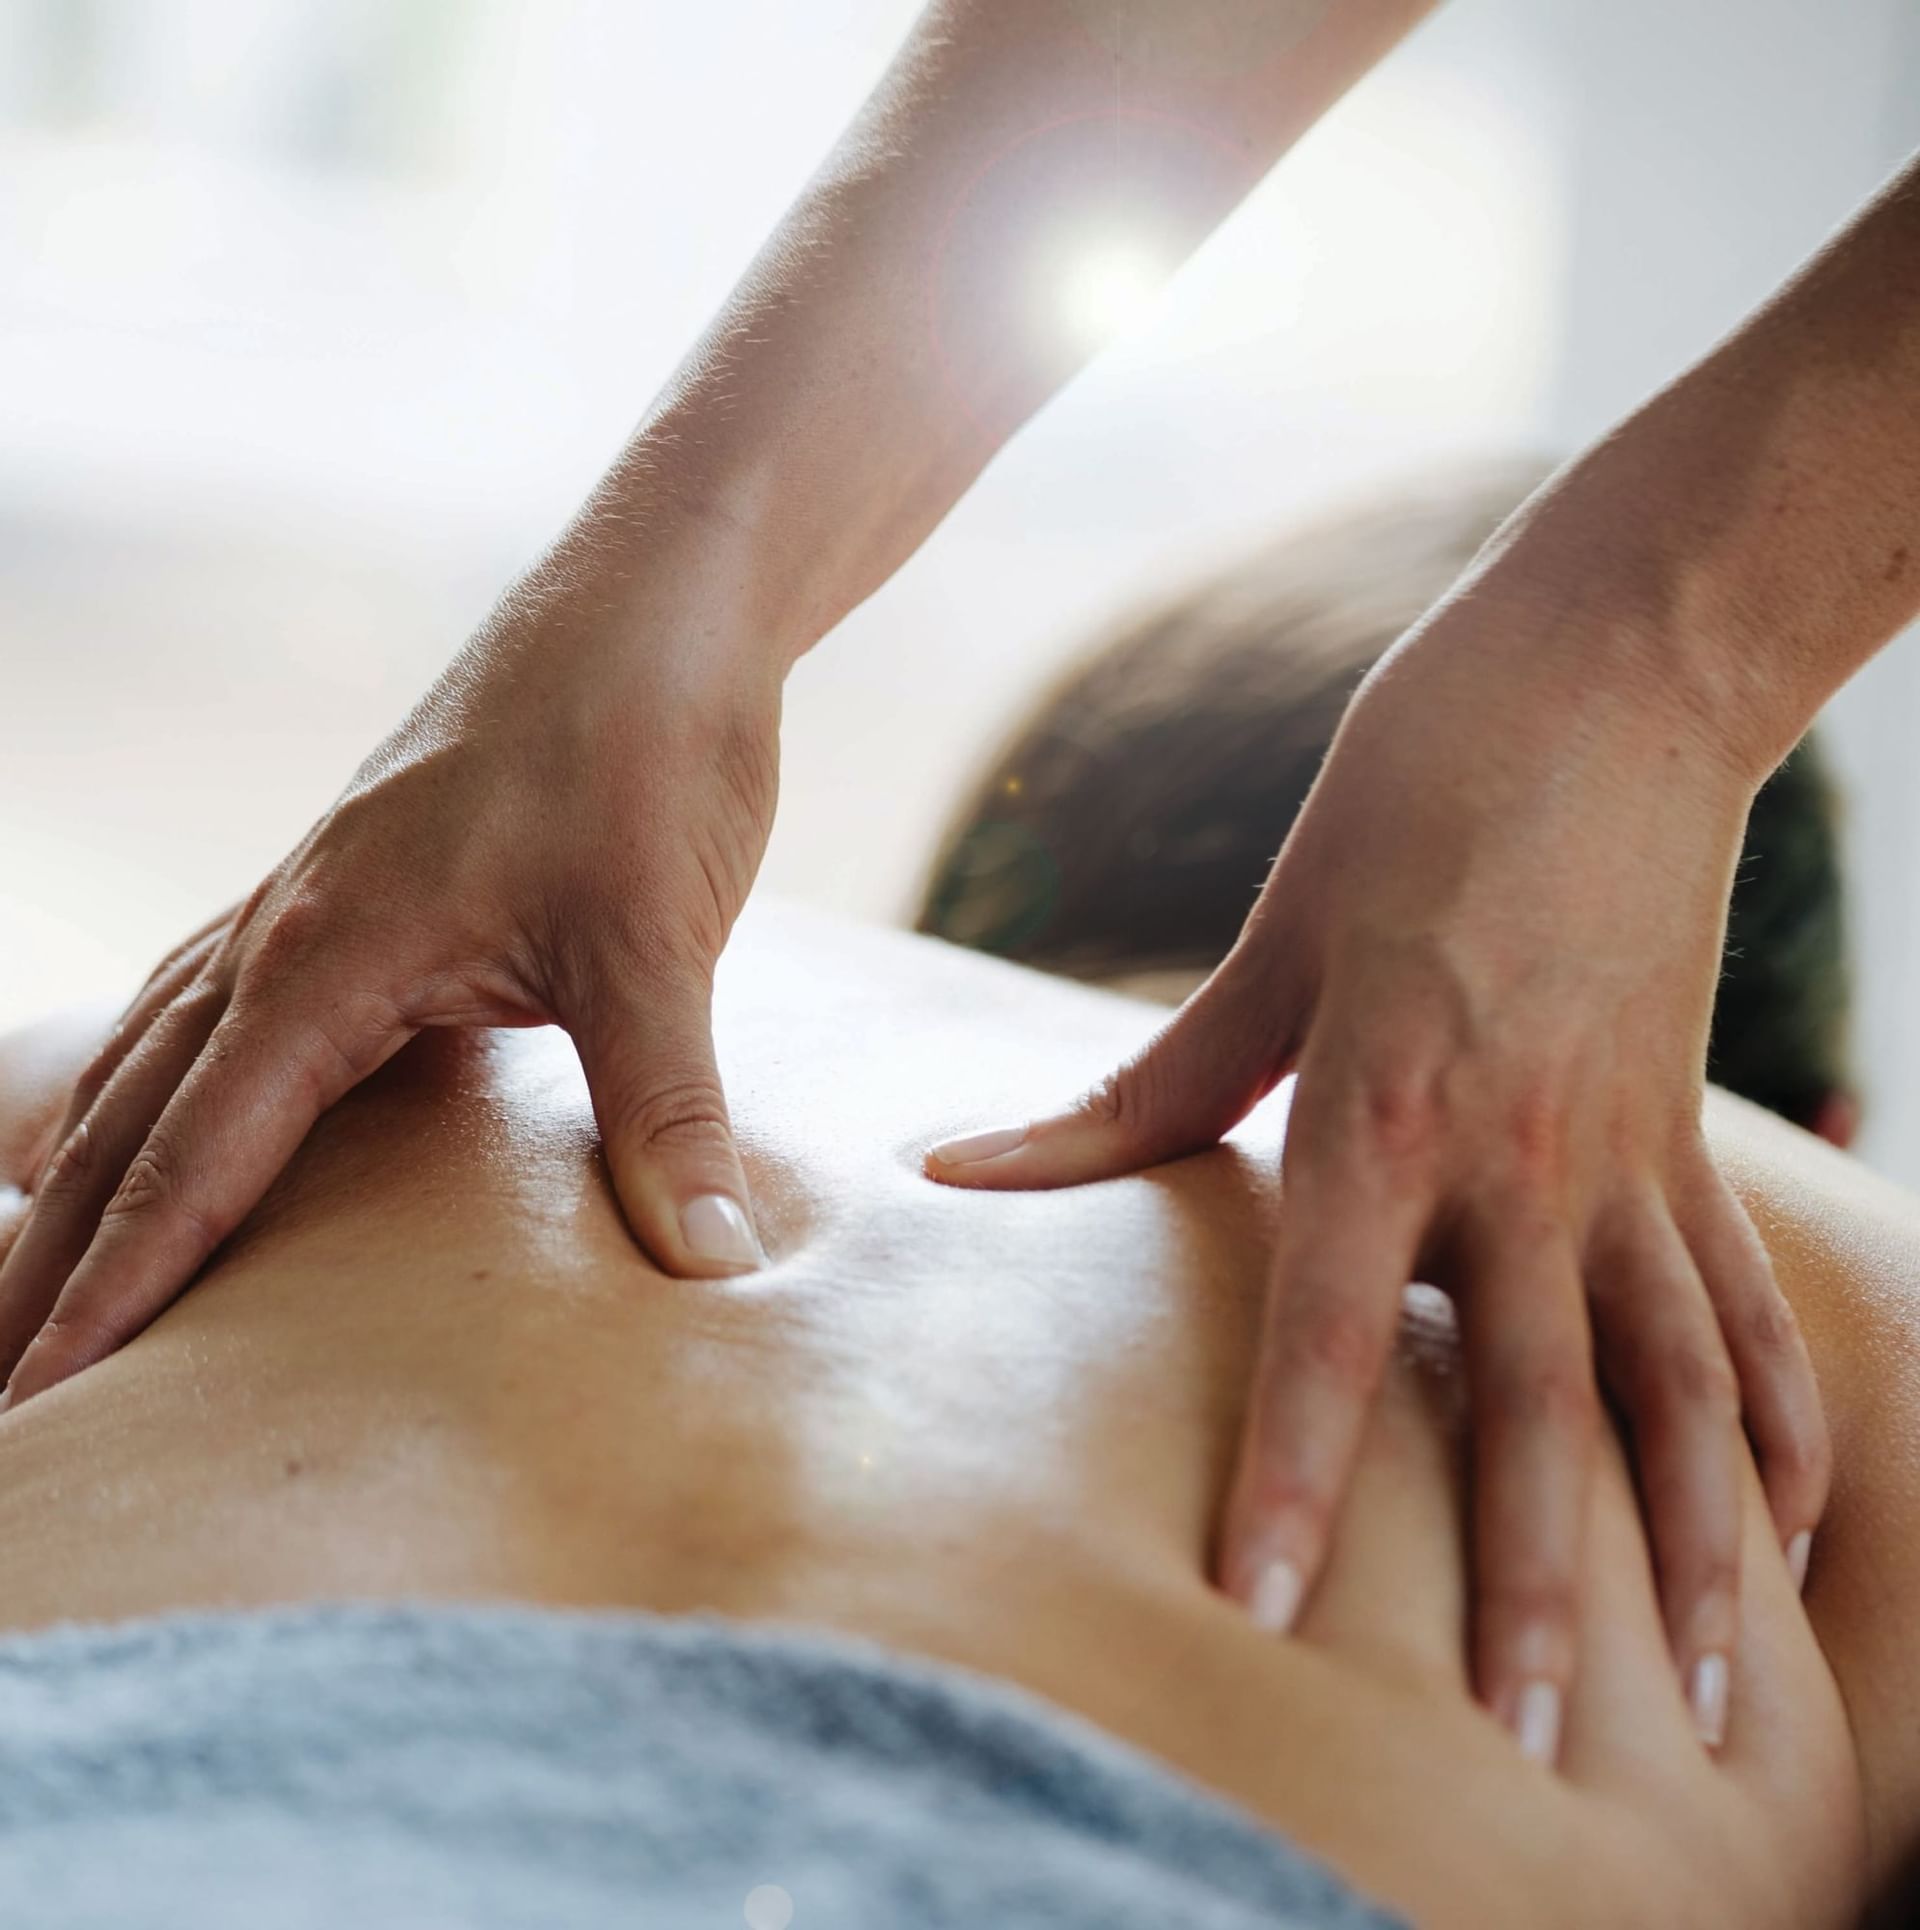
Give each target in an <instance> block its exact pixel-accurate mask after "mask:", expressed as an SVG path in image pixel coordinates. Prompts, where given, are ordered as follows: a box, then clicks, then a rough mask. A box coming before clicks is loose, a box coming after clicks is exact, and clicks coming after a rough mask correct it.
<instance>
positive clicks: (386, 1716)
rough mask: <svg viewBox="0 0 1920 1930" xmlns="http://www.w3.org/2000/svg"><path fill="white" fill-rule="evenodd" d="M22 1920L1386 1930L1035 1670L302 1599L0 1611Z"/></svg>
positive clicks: (1298, 1859)
mask: <svg viewBox="0 0 1920 1930" xmlns="http://www.w3.org/2000/svg"><path fill="white" fill-rule="evenodd" d="M0 1922H4V1923H5V1924H6V1925H7V1926H8V1930H82V1926H84V1927H85V1930H443V1926H444V1930H602V1927H603V1926H604V1927H605V1930H616V1926H617V1930H654V1926H658V1930H740V1926H743V1925H744V1926H746V1930H787V1926H789V1925H791V1930H868V1926H872V1930H882V1926H884V1927H885V1930H933V1926H940V1927H941V1930H947V1927H948V1926H951V1930H1001V1926H1027V1925H1031V1926H1034V1930H1082V1926H1084V1930H1095V1927H1096V1926H1097V1930H1148V1926H1151V1927H1152V1930H1254V1927H1255V1926H1259V1930H1393V1925H1392V1922H1391V1920H1390V1919H1389V1918H1388V1917H1386V1916H1384V1915H1382V1914H1381V1913H1380V1912H1378V1911H1376V1910H1374V1909H1373V1908H1371V1907H1370V1906H1368V1905H1367V1904H1365V1903H1362V1902H1360V1901H1359V1900H1358V1899H1357V1898H1356V1897H1355V1896H1354V1895H1353V1894H1352V1892H1351V1891H1350V1890H1348V1889H1347V1888H1346V1887H1345V1886H1344V1885H1343V1884H1342V1883H1341V1882H1339V1881H1338V1880H1337V1879H1336V1878H1335V1877H1333V1876H1332V1875H1330V1874H1329V1873H1328V1872H1326V1871H1325V1870H1323V1869H1321V1868H1320V1867H1319V1866H1317V1865H1315V1864H1313V1863H1311V1862H1309V1861H1308V1860H1307V1859H1306V1858H1305V1857H1304V1856H1302V1855H1301V1854H1300V1853H1299V1852H1298V1851H1296V1850H1295V1849H1293V1848H1292V1847H1291V1846H1289V1845H1288V1844H1287V1843H1286V1842H1284V1841H1283V1840H1282V1839H1281V1838H1279V1837H1278V1836H1276V1835H1274V1834H1272V1833H1271V1832H1270V1831H1268V1830H1266V1829H1263V1828H1262V1827H1260V1826H1259V1825H1258V1824H1256V1823H1255V1822H1253V1821H1252V1820H1251V1819H1250V1818H1248V1817H1246V1816H1244V1815H1243V1814H1241V1813H1240V1812H1239V1811H1238V1810H1236V1809H1234V1808H1232V1807H1230V1806H1229V1805H1228V1804H1226V1803H1224V1802H1222V1801H1220V1800H1218V1799H1217V1798H1215V1797H1213V1796H1210V1795H1207V1794H1206V1793H1204V1792H1203V1791H1201V1790H1200V1789H1198V1788H1196V1787H1194V1786H1193V1785H1191V1784H1189V1783H1187V1782H1185V1781H1183V1780H1182V1779H1181V1778H1180V1777H1178V1776H1177V1775H1175V1774H1174V1773H1173V1772H1171V1771H1170V1770H1168V1769H1166V1768H1164V1767H1162V1766H1161V1765H1159V1764H1157V1763H1155V1762H1153V1761H1152V1760H1150V1759H1149V1758H1147V1757H1146V1756H1143V1755H1141V1754H1138V1753H1137V1752H1135V1751H1133V1750H1131V1749H1129V1748H1126V1747H1124V1746H1122V1745H1121V1744H1119V1743H1117V1742H1114V1741H1113V1740H1111V1739H1110V1738H1109V1737H1107V1736H1105V1735H1103V1734H1102V1733H1101V1732H1100V1731H1098V1730H1096V1729H1094V1728H1093V1727H1091V1726H1090V1725H1089V1724H1087V1723H1085V1722H1082V1721H1080V1720H1078V1719H1076V1718H1073V1717H1069V1716H1066V1715H1064V1714H1062V1713H1060V1712H1059V1711H1057V1710H1055V1709H1053V1708H1051V1707H1050V1706H1049V1705H1047V1704H1046V1703H1044V1702H1041V1701H1039V1700H1037V1699H1035V1698H1033V1697H1030V1696H1027V1695H1024V1694H1022V1693H1019V1692H1017V1691H1014V1690H1012V1689H1009V1688H1006V1687H1004V1686H1003V1685H1000V1684H997V1683H993V1682H990V1681H987V1680H985V1679H983V1678H978V1677H975V1676H972V1675H969V1674H966V1673H964V1672H962V1671H960V1670H955V1669H948V1668H942V1667H937V1666H935V1665H932V1664H929V1663H926V1662H920V1661H909V1660H905V1659H902V1658H900V1657H897V1656H894V1655H892V1654H890V1653H888V1652H886V1651H884V1650H882V1649H879V1648H874V1647H870V1646H867V1645H865V1644H862V1643H857V1642H850V1641H845V1640H841V1639H838V1638H831V1639H829V1638H821V1637H816V1636H812V1635H802V1634H786V1633H781V1632H778V1631H772V1630H765V1629H745V1628H742V1627H740V1626H737V1625H732V1624H725V1623H719V1622H712V1621H676V1620H665V1619H660V1618H655V1617H650V1616H639V1615H589V1614H574V1613H564V1614H563V1613H551V1612H547V1611H542V1610H534V1609H519V1608H456V1609H440V1608H418V1609H414V1608H407V1609H400V1608H392V1609H389V1608H303V1609H296V1610H285V1611H275V1612H271V1613H265V1614H248V1615H213V1616H194V1617H179V1618H170V1619H166V1620H161V1621H152V1622H144V1623H136V1624H128V1625H124V1626H121V1627H117V1628H107V1629H80V1628H73V1629H60V1630H54V1631H52V1632H51V1633H47V1634H43V1635H31V1636H22V1637H15V1638H12V1639H10V1640H7V1641H4V1642H0Z"/></svg>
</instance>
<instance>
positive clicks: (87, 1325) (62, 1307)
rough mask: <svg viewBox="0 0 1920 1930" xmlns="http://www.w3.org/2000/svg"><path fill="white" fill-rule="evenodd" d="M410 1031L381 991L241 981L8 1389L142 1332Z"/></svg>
mask: <svg viewBox="0 0 1920 1930" xmlns="http://www.w3.org/2000/svg"><path fill="white" fill-rule="evenodd" d="M314 1013H325V1014H327V1018H326V1020H325V1021H324V1022H323V1021H321V1020H318V1019H316V1018H315V1017H313V1016H312V1014H314ZM411 1036H412V1030H411V1028H410V1027H408V1026H407V1025H406V1024H405V1022H404V1021H403V1020H402V1019H401V1017H400V1016H399V1013H398V1011H397V1010H396V1008H395V1007H394V1005H393V1004H392V1003H391V1002H390V1001H388V1000H385V999H381V998H374V997H360V998H356V999H345V998H340V997H329V996H328V995H327V994H326V993H325V992H323V991H320V990H318V989H316V988H315V987H314V986H312V985H311V984H309V985H306V986H303V987H302V988H301V990H300V991H299V993H298V995H297V1001H296V997H295V995H293V994H291V993H289V992H286V991H282V992H280V993H278V994H276V995H272V996H269V997H254V998H249V997H248V996H246V993H245V990H244V988H243V989H242V991H241V992H240V993H237V994H236V997H235V1000H234V1002H233V1004H232V1005H231V1006H230V1007H229V1008H228V1009H227V1011H226V1014H225V1016H224V1017H222V1018H221V1020H220V1022H219V1024H218V1025H217V1026H216V1027H215V1028H214V1029H213V1032H212V1035H211V1037H210V1038H208V1040H207V1042H206V1045H205V1048H204V1050H202V1051H201V1052H200V1053H199V1056H198V1057H197V1058H196V1059H195V1060H194V1062H193V1064H192V1067H191V1070H189V1071H188V1072H187V1074H186V1076H185V1078H184V1079H183V1080H182V1081H181V1082H180V1085H179V1088H178V1090H177V1091H176V1092H175V1093H174V1094H173V1096H172V1098H171V1099H170V1100H169V1101H168V1103H167V1105H166V1108H165V1110H164V1111H163V1112H162V1113H161V1114H160V1116H159V1119H158V1120H157V1121H156V1122H155V1123H154V1126H153V1129H152V1131H151V1132H150V1133H147V1134H146V1135H145V1136H144V1139H143V1140H142V1141H141V1143H140V1144H139V1147H138V1150H137V1151H136V1152H135V1153H134V1155H133V1157H132V1159H131V1162H130V1163H129V1164H128V1165H127V1168H126V1171H125V1173H124V1175H123V1176H122V1178H121V1180H120V1184H119V1187H118V1190H117V1191H116V1192H115V1193H114V1194H113V1197H112V1199H111V1200H110V1201H109V1202H108V1204H107V1207H106V1210H105V1212H104V1213H103V1214H102V1215H101V1218H100V1224H99V1229H98V1231H97V1232H95V1234H94V1236H93V1239H92V1242H91V1244H89V1245H88V1247H87V1249H86V1253H85V1255H84V1257H83V1258H82V1259H81V1260H80V1262H79V1264H78V1266H76V1267H75V1269H74V1271H73V1273H72V1275H71V1276H70V1277H69V1278H68V1280H67V1283H66V1285H65V1287H64V1288H62V1289H61V1291H60V1296H59V1298H58V1300H57V1301H56V1302H55V1303H54V1306H53V1311H52V1313H51V1314H50V1315H49V1316H48V1319H47V1324H46V1325H45V1326H44V1327H43V1328H42V1329H41V1331H40V1333H39V1335H38V1337H37V1338H36V1339H35V1340H34V1342H33V1344H32V1345H31V1346H30V1347H28V1349H27V1351H26V1353H25V1354H24V1355H23V1356H22V1358H21V1360H20V1363H19V1365H18V1366H17V1367H16V1368H15V1369H14V1371H13V1377H12V1380H11V1381H10V1382H9V1383H8V1397H9V1399H10V1400H11V1401H12V1402H14V1403H18V1402H20V1401H24V1400H30V1399H31V1398H32V1397H33V1396H34V1395H36V1394H40V1393H44V1392H45V1391H46V1389H48V1388H49V1387H53V1386H56V1385H58V1383H59V1382H61V1381H63V1380H65V1379H66V1378H67V1377H68V1376H69V1375H71V1374H75V1373H78V1372H79V1371H80V1370H81V1369H82V1368H83V1367H88V1366H91V1365H92V1364H93V1363H94V1362H95V1361H97V1360H101V1359H104V1358H105V1357H106V1356H107V1355H108V1354H110V1353H112V1352H114V1350H115V1349H116V1348H118V1347H121V1346H123V1345H125V1343H126V1342H127V1341H128V1340H130V1339H132V1338H133V1336H134V1335H135V1334H137V1333H138V1332H140V1330H141V1329H142V1328H143V1327H145V1326H146V1325H147V1324H148V1323H149V1322H150V1321H152V1320H153V1318H154V1317H155V1316H156V1315H157V1314H159V1313H160V1312H161V1311H162V1310H163V1309H164V1308H165V1307H166V1306H167V1305H168V1304H169V1303H170V1302H171V1301H172V1300H173V1299H174V1298H175V1297H176V1296H177V1295H178V1294H179V1292H180V1290H181V1289H182V1288H183V1287H185V1286H186V1285H187V1283H188V1282H189V1281H190V1280H191V1279H192V1277H193V1276H194V1274H195V1273H197V1272H198V1271H199V1269H200V1267H201V1265H202V1263H203V1262H204V1261H205V1260H206V1258H207V1256H208V1255H209V1254H210V1253H212V1251H213V1250H214V1248H215V1247H217V1246H218V1245H219V1244H220V1243H221V1241H222V1240H224V1239H225V1238H226V1237H227V1235H228V1234H230V1233H231V1232H232V1231H233V1230H234V1228H235V1227H237V1226H238V1225H239V1224H240V1222H241V1221H242V1220H243V1219H244V1218H245V1217H246V1216H247V1214H248V1213H249V1212H251V1211H252V1210H253V1208H254V1206H255V1205H256V1204H257V1203H258V1201H259V1199H260V1196H261V1195H262V1194H263V1193H264V1192H265V1191H266V1190H267V1188H268V1187H269V1186H270V1185H272V1183H273V1181H274V1180H275V1178H276V1177H278V1175H279V1173H280V1171H281V1169H282V1168H283V1167H284V1166H285V1165H286V1163H287V1161H288V1160H289V1159H291V1158H292V1157H293V1154H294V1153H295V1152H296V1151H297V1150H298V1148H299V1146H300V1142H301V1141H302V1140H303V1139H304V1138H305V1137H306V1135H307V1132H308V1131H309V1129H310V1128H311V1127H312V1125H313V1122H314V1120H315V1119H317V1118H318V1117H319V1116H320V1114H321V1113H322V1112H324V1111H325V1110H326V1109H327V1108H328V1107H329V1106H331V1105H332V1104H333V1103H334V1101H335V1100H337V1099H338V1098H340V1097H341V1095H342V1094H344V1093H346V1092H347V1091H349V1090H350V1089H351V1088H352V1087H354V1086H355V1085H357V1084H358V1083H359V1082H360V1081H361V1080H362V1079H364V1078H365V1077H366V1076H367V1075H368V1074H369V1073H371V1072H372V1071H374V1070H375V1069H376V1068H377V1067H378V1066H380V1065H382V1064H384V1063H385V1061H386V1060H387V1059H388V1058H390V1057H391V1056H392V1055H393V1054H394V1053H395V1052H397V1051H398V1050H399V1049H400V1047H401V1046H402V1045H404V1044H405V1043H406V1041H407V1040H408V1039H409V1038H410V1037H411ZM112 1097H113V1093H112V1091H111V1089H110V1091H109V1093H108V1094H107V1095H106V1098H107V1099H111V1098H112ZM103 1103H104V1101H103Z"/></svg>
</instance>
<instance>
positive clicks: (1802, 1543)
mask: <svg viewBox="0 0 1920 1930" xmlns="http://www.w3.org/2000/svg"><path fill="white" fill-rule="evenodd" d="M1812 1555H1813V1530H1812V1529H1811V1528H1802V1529H1801V1530H1800V1532H1799V1533H1798V1534H1797V1535H1795V1536H1794V1538H1793V1539H1792V1540H1791V1541H1790V1542H1788V1543H1787V1573H1788V1574H1789V1575H1791V1576H1792V1577H1793V1585H1794V1587H1795V1588H1797V1589H1799V1591H1800V1592H1801V1593H1802V1594H1803V1595H1804V1594H1805V1593H1806V1592H1807V1563H1808V1561H1809V1560H1810V1559H1811V1558H1812Z"/></svg>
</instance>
